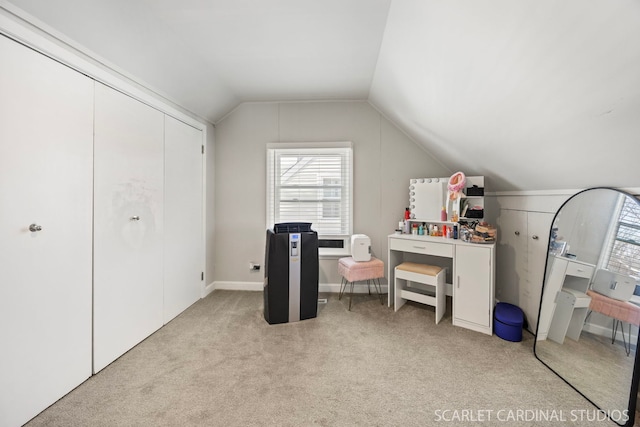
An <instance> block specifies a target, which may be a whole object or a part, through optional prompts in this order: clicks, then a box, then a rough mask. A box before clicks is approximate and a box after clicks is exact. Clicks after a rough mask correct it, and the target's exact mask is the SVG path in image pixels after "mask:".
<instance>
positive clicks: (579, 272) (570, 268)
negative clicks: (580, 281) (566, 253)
mask: <svg viewBox="0 0 640 427" xmlns="http://www.w3.org/2000/svg"><path fill="white" fill-rule="evenodd" d="M593 269H594V267H593V266H589V265H584V264H579V263H577V262H571V261H569V265H567V272H566V273H565V274H566V275H567V276H575V277H584V278H585V279H590V278H591V276H592V275H593Z"/></svg>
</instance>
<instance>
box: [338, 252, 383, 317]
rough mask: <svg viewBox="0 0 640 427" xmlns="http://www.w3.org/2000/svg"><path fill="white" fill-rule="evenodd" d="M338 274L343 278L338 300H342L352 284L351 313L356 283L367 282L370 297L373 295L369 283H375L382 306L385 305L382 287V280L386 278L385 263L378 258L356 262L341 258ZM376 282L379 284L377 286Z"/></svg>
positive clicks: (350, 294)
mask: <svg viewBox="0 0 640 427" xmlns="http://www.w3.org/2000/svg"><path fill="white" fill-rule="evenodd" d="M338 273H339V274H340V275H341V276H342V280H341V283H340V295H339V296H338V299H342V295H343V294H344V291H345V290H346V289H347V285H348V284H351V290H350V291H349V311H351V297H352V296H353V284H354V283H355V282H362V281H365V280H366V281H367V287H368V288H369V295H371V286H370V283H369V281H372V282H373V286H374V287H375V289H376V292H377V293H378V296H379V297H380V304H383V299H382V292H381V290H382V286H381V285H380V278H382V277H384V263H383V262H382V261H381V260H379V259H378V258H374V257H371V260H370V261H354V259H353V257H346V258H340V259H339V260H338ZM376 280H377V281H378V283H377V284H376Z"/></svg>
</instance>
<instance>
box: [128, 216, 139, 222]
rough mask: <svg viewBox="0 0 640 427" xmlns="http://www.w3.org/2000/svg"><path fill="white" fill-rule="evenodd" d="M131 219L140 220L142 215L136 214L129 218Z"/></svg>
mask: <svg viewBox="0 0 640 427" xmlns="http://www.w3.org/2000/svg"><path fill="white" fill-rule="evenodd" d="M129 219H130V220H131V221H140V217H139V216H138V215H134V216H132V217H131V218H129Z"/></svg>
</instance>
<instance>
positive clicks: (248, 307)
mask: <svg viewBox="0 0 640 427" xmlns="http://www.w3.org/2000/svg"><path fill="white" fill-rule="evenodd" d="M321 297H328V303H327V304H326V305H325V304H321V305H320V308H319V312H318V317H317V318H314V319H309V320H304V321H301V322H297V323H288V324H282V325H269V324H267V323H266V322H265V320H264V318H263V316H262V293H261V292H240V291H215V292H213V293H212V294H211V295H209V296H208V297H207V298H205V299H203V300H200V301H199V302H197V303H196V304H194V305H193V306H192V307H191V308H189V309H188V310H187V311H185V312H184V313H183V314H181V315H180V316H179V317H177V318H176V319H174V320H173V321H172V322H171V323H169V324H168V325H166V326H165V327H164V328H162V329H160V330H159V331H158V332H156V333H155V334H153V335H152V336H150V337H149V338H148V339H146V340H145V341H144V342H142V343H141V344H139V345H138V346H136V347H135V348H133V349H132V350H131V351H129V352H128V353H127V354H125V355H123V356H122V357H121V358H120V359H118V360H116V361H115V362H114V363H112V364H111V365H110V366H108V367H107V368H105V369H104V370H103V371H101V372H100V373H98V374H97V375H95V376H93V377H92V378H90V379H89V380H88V381H86V382H85V383H83V384H82V385H80V386H79V387H78V388H77V389H75V390H74V391H72V392H71V393H69V394H68V395H67V396H65V397H64V398H63V399H61V400H60V401H58V402H57V403H56V404H54V405H52V406H51V407H50V408H49V409H47V410H46V411H44V412H43V413H41V414H40V415H39V416H38V417H36V418H34V419H33V420H32V421H31V422H30V423H28V424H27V425H28V426H29V427H37V426H200V425H201V426H308V425H319V426H365V425H366V426H430V425H482V426H507V425H508V426H512V425H529V426H544V425H550V426H551V425H552V426H560V425H573V426H585V425H603V426H613V425H614V424H613V423H611V421H608V420H605V421H596V422H588V421H580V420H576V419H575V418H576V417H578V416H584V417H587V416H595V415H594V414H595V409H594V407H593V406H592V405H591V404H589V403H588V402H587V401H586V400H584V399H583V398H582V397H581V396H580V395H578V394H577V393H576V392H575V391H574V390H573V389H571V388H570V387H569V386H568V385H566V384H565V383H564V382H563V381H562V380H561V379H560V378H558V377H557V376H555V375H554V374H553V373H552V372H550V371H549V370H548V369H547V368H546V367H545V366H543V365H542V364H541V363H540V362H539V361H538V360H536V359H535V357H534V356H533V353H532V347H533V337H532V336H531V335H530V334H528V333H526V332H525V339H524V341H523V342H520V343H512V342H508V341H504V340H502V339H500V338H498V337H497V336H495V335H494V336H487V335H483V334H480V333H477V332H473V331H469V330H466V329H462V328H458V327H454V326H452V325H451V307H449V309H448V313H447V315H446V316H445V318H444V319H443V320H442V321H441V322H440V324H439V325H435V323H434V312H433V308H432V307H426V306H422V305H419V304H413V303H409V304H407V305H405V306H404V307H403V308H402V309H401V310H400V311H398V312H397V313H394V312H393V309H391V308H388V307H386V305H385V306H382V305H380V302H379V300H378V299H377V297H376V296H368V295H358V296H356V297H354V304H353V308H352V311H351V312H349V311H347V306H348V298H343V299H342V300H341V301H339V300H338V299H337V295H336V294H327V295H321ZM580 414H582V415H580ZM545 418H551V419H552V421H543V420H544V419H545ZM474 420H475V421H474ZM558 420H559V421H558Z"/></svg>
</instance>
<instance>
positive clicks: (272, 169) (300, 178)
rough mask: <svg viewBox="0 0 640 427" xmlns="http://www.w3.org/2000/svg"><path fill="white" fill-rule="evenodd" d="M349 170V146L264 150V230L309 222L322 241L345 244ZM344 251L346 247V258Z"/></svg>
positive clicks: (349, 202) (349, 201) (291, 145)
mask: <svg viewBox="0 0 640 427" xmlns="http://www.w3.org/2000/svg"><path fill="white" fill-rule="evenodd" d="M352 169H353V160H352V148H351V143H350V142H339V143H306V144H298V143H276V144H268V145H267V227H269V228H270V227H273V224H277V223H281V222H310V223H312V228H313V229H314V230H315V231H317V232H318V237H319V239H321V241H322V239H348V238H349V236H351V233H352V216H353V203H352ZM345 242H348V240H345ZM321 246H322V242H321ZM347 246H348V245H347V244H346V243H345V244H344V248H345V249H347V252H346V253H348V248H347ZM338 252H341V251H336V254H337V253H338ZM321 253H326V251H324V252H323V251H322V250H321Z"/></svg>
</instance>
